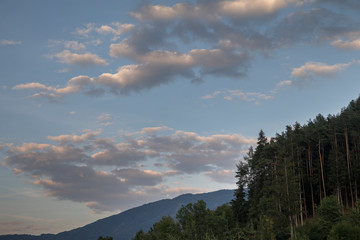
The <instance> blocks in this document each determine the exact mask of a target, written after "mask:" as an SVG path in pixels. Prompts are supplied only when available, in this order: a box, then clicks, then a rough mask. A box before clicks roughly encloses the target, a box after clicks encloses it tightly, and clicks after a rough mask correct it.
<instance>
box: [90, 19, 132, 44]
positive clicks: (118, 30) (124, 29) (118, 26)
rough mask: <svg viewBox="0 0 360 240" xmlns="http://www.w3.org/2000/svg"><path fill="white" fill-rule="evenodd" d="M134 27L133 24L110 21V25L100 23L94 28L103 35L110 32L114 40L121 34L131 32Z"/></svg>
mask: <svg viewBox="0 0 360 240" xmlns="http://www.w3.org/2000/svg"><path fill="white" fill-rule="evenodd" d="M134 28H135V25H134V24H128V23H119V22H116V23H112V26H109V25H101V26H100V27H98V28H96V30H95V31H96V32H98V33H99V34H103V35H107V34H112V35H113V36H114V38H113V39H112V40H113V41H116V40H118V39H119V37H120V36H121V35H123V34H125V33H128V32H131V31H132V30H133V29H134Z"/></svg>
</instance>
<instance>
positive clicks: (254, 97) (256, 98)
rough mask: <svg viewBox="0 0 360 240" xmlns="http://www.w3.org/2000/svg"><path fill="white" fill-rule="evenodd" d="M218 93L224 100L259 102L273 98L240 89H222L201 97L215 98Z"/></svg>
mask: <svg viewBox="0 0 360 240" xmlns="http://www.w3.org/2000/svg"><path fill="white" fill-rule="evenodd" d="M219 95H222V96H223V99H224V100H226V101H245V102H253V103H255V104H259V103H260V102H261V101H265V100H270V99H273V98H274V96H272V95H267V94H264V93H258V92H244V91H242V90H222V91H215V92H213V93H212V94H208V95H205V96H203V97H202V99H205V100H206V99H213V98H217V97H218V96H219Z"/></svg>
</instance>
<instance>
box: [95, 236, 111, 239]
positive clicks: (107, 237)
mask: <svg viewBox="0 0 360 240" xmlns="http://www.w3.org/2000/svg"><path fill="white" fill-rule="evenodd" d="M98 240H113V238H112V237H109V236H106V237H102V236H100V237H99V238H98Z"/></svg>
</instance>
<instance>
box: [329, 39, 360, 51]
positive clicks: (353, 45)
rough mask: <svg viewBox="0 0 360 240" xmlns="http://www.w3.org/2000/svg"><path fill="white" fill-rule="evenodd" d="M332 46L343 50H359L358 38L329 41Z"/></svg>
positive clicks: (359, 42)
mask: <svg viewBox="0 0 360 240" xmlns="http://www.w3.org/2000/svg"><path fill="white" fill-rule="evenodd" d="M331 45H333V46H334V47H337V48H339V49H344V50H360V38H359V39H354V40H350V41H344V40H341V39H339V40H336V41H333V42H332V43H331Z"/></svg>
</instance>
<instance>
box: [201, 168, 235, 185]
mask: <svg viewBox="0 0 360 240" xmlns="http://www.w3.org/2000/svg"><path fill="white" fill-rule="evenodd" d="M205 176H207V177H209V178H210V179H211V180H212V181H214V182H222V183H233V182H234V177H235V171H233V170H217V171H212V172H206V173H205Z"/></svg>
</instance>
